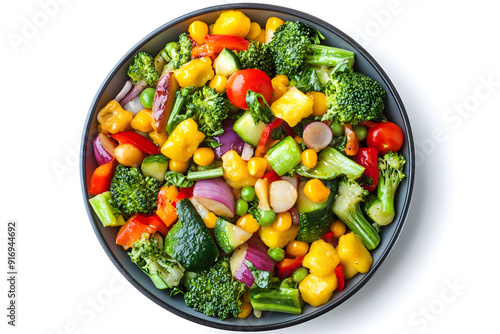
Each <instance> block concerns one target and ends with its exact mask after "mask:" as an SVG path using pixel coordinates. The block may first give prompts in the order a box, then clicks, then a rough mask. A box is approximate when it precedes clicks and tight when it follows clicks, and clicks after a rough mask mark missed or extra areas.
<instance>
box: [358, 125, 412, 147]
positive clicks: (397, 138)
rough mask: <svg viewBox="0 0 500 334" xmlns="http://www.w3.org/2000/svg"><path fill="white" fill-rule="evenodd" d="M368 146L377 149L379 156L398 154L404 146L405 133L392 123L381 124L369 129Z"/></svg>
mask: <svg viewBox="0 0 500 334" xmlns="http://www.w3.org/2000/svg"><path fill="white" fill-rule="evenodd" d="M366 145H367V146H371V147H375V148H376V149H377V151H378V153H379V155H384V154H386V153H388V152H389V151H392V152H397V151H399V150H400V149H401V146H403V131H401V128H400V127H399V126H397V125H396V124H394V123H392V122H380V123H377V124H375V125H374V126H373V127H371V128H369V129H368V135H367V137H366Z"/></svg>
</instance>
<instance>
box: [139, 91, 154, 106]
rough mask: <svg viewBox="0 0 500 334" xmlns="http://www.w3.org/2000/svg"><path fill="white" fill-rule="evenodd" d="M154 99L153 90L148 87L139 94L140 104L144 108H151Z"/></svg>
mask: <svg viewBox="0 0 500 334" xmlns="http://www.w3.org/2000/svg"><path fill="white" fill-rule="evenodd" d="M154 98H155V89H154V88H151V87H148V88H146V89H145V90H143V91H142V93H141V103H142V105H143V106H144V108H148V109H151V108H153V100H154Z"/></svg>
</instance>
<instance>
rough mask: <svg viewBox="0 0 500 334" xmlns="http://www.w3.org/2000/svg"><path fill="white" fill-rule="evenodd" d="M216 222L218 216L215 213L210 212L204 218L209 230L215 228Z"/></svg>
mask: <svg viewBox="0 0 500 334" xmlns="http://www.w3.org/2000/svg"><path fill="white" fill-rule="evenodd" d="M216 221H217V216H216V215H215V213H213V212H209V213H208V215H206V216H205V218H203V222H204V223H205V226H206V227H208V228H214V227H215V222H216Z"/></svg>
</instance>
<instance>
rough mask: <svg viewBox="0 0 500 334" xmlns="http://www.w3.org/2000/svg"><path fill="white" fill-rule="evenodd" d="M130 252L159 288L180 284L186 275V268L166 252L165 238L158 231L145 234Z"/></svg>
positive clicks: (131, 256) (131, 257) (133, 260)
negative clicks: (149, 234) (164, 246)
mask: <svg viewBox="0 0 500 334" xmlns="http://www.w3.org/2000/svg"><path fill="white" fill-rule="evenodd" d="M128 254H129V256H130V259H131V260H132V262H134V263H135V264H137V266H139V268H141V270H142V271H143V272H144V273H145V274H146V275H148V277H149V278H150V279H151V281H153V284H154V285H155V286H156V287H157V288H158V289H169V288H173V287H175V286H177V285H179V283H180V281H181V279H182V277H183V275H184V269H183V268H182V267H181V266H180V265H179V264H178V263H177V261H175V260H174V259H172V258H171V257H170V256H168V255H167V254H166V253H165V252H164V250H163V240H162V237H161V236H160V235H159V234H158V233H155V234H153V235H152V236H148V237H145V236H143V237H142V238H141V239H139V240H138V241H136V242H135V243H134V245H133V246H132V251H131V252H130V253H128Z"/></svg>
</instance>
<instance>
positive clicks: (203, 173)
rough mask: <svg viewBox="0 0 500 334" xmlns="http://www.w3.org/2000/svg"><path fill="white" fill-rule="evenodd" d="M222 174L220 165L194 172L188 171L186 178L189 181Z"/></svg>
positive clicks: (211, 177)
mask: <svg viewBox="0 0 500 334" xmlns="http://www.w3.org/2000/svg"><path fill="white" fill-rule="evenodd" d="M223 174H224V171H223V169H222V167H217V168H212V169H206V170H199V171H195V172H188V174H187V176H186V178H187V179H188V180H190V181H198V180H205V179H213V178H214V177H222V175H223Z"/></svg>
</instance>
